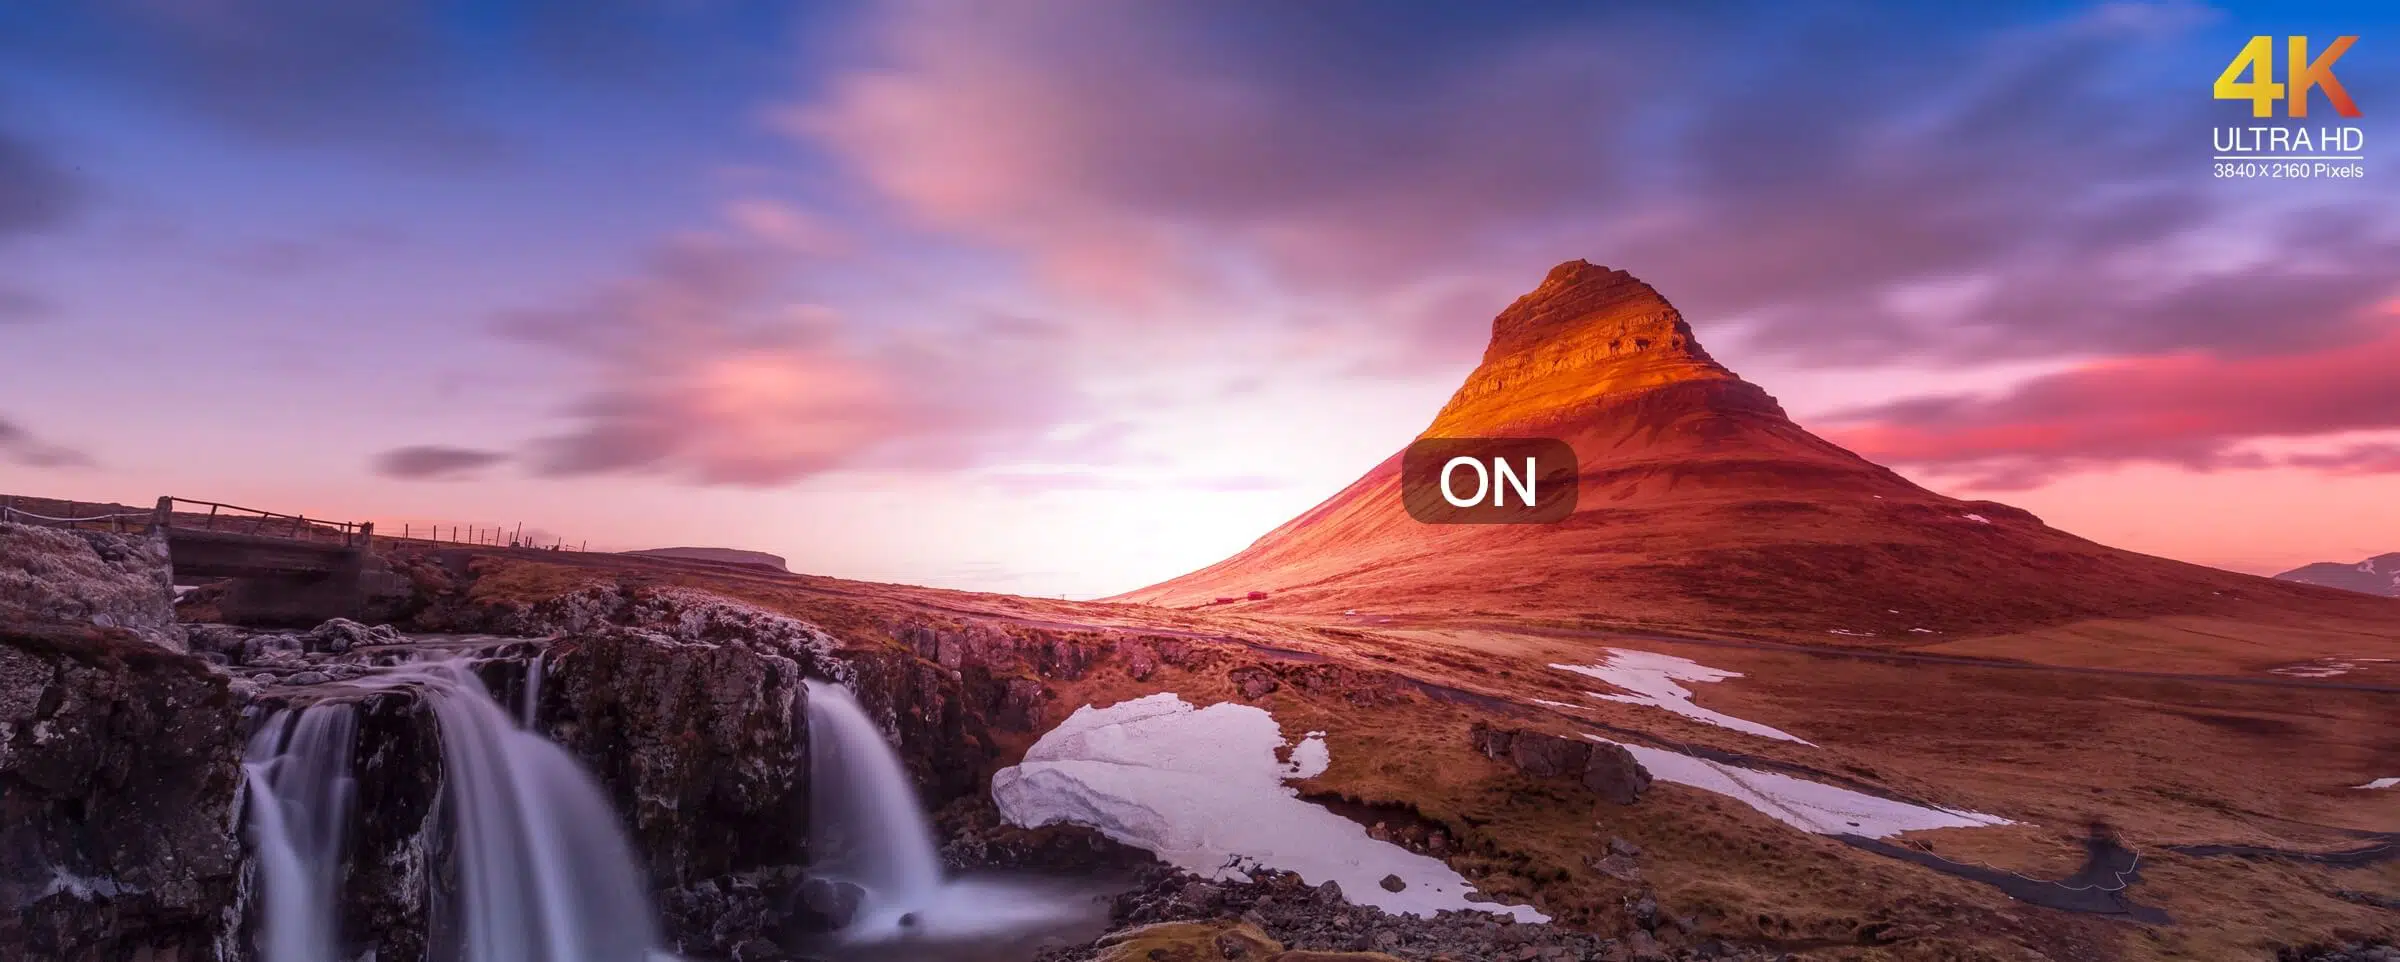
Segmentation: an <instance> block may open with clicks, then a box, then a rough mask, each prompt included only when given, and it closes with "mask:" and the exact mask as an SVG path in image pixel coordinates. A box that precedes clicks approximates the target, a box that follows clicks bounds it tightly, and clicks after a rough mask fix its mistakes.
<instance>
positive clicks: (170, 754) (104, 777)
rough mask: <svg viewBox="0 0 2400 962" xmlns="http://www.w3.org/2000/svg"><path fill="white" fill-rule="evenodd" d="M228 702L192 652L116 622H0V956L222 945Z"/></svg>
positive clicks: (232, 865) (234, 854)
mask: <svg viewBox="0 0 2400 962" xmlns="http://www.w3.org/2000/svg"><path fill="white" fill-rule="evenodd" d="M238 711H239V700H238V699H237V698H236V697H235V696H234V694H233V693H232V692H231V691H230V689H229V687H228V685H227V684H226V679H225V678H224V677H223V676H221V675H219V674H216V673H214V672H212V671H210V670H209V668H208V666H207V665H206V664H204V663H203V662H201V661H200V660H199V659H196V658H191V657H188V656H185V655H181V654H178V653H175V652H170V651H165V650H162V649H160V648H159V647H158V646H156V645H155V644H152V643H151V642H149V641H146V640H143V639H141V638H137V637H135V636H133V635H132V634H131V633H129V632H126V631H124V630H122V629H97V628H91V627H88V626H57V625H47V626H43V625H33V626H28V625H24V624H22V623H17V624H13V625H9V626H5V627H0V958H11V959H48V960H58V962H118V960H123V959H134V958H155V959H189V960H200V959H207V958H212V957H220V956H219V955H218V953H219V952H220V951H221V950H229V949H230V947H231V946H232V945H233V944H234V942H235V937H234V933H235V927H236V922H237V919H238V915H237V906H238V901H237V898H238V895H239V890H240V875H241V873H240V867H241V849H240V845H239V843H238V841H237V839H236V837H235V836H234V834H233V831H232V818H231V816H232V812H233V807H234V804H235V800H236V798H237V797H238V792H239V790H240V787H241V784H242V776H241V742H240V739H239V738H238V736H237V721H238V714H237V713H238Z"/></svg>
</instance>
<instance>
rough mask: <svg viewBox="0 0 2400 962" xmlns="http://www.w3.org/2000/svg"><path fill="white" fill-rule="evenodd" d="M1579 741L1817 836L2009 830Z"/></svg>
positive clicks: (1696, 761)
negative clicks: (1621, 752) (1627, 754)
mask: <svg viewBox="0 0 2400 962" xmlns="http://www.w3.org/2000/svg"><path fill="white" fill-rule="evenodd" d="M1583 737H1585V738H1589V739H1591V740H1593V741H1596V742H1608V743H1609V744H1614V745H1623V747H1624V748H1625V750H1626V751H1629V752H1632V753H1633V757H1634V759H1635V760H1637V761H1639V762H1641V763H1642V767H1643V768H1645V769H1648V770H1649V772H1650V776H1651V777H1652V778H1656V779H1658V780H1660V781H1668V782H1674V783H1675V784H1678V785H1689V786H1691V787H1693V788H1697V789H1700V790H1701V791H1705V792H1714V793H1716V794H1719V795H1723V796H1726V797H1727V798H1731V799H1734V800H1735V801H1738V802H1741V803H1742V804H1744V805H1748V806H1750V807H1751V808H1755V809H1757V810H1759V811H1760V812H1763V813H1765V814H1766V815H1767V816H1768V817H1770V818H1773V819H1775V820H1776V821H1778V822H1782V823H1784V824H1786V825H1789V826H1792V827H1793V828H1797V829H1799V830H1801V831H1803V832H1811V833H1814V834H1817V835H1859V836H1864V837H1866V838H1889V837H1891V836H1893V835H1898V834H1900V833H1902V832H1918V831H1924V830H1926V829H1934V828H1982V827H1986V826H1992V825H2007V824H2010V822H2009V820H2008V819H2005V818H2001V817H2000V816H1997V815H1985V814H1983V813H1981V812H1956V811H1951V810H1949V809H1946V808H1930V807H1927V806H1923V805H1912V804H1909V803H1907V802H1901V801H1894V800H1892V799H1888V798H1877V797H1876V796H1873V795H1868V794H1866V793H1864V792H1854V791H1851V790H1849V789H1847V788H1839V787H1836V786H1832V785H1827V784H1824V783H1822V782H1812V781H1809V780H1807V779H1804V778H1794V777H1792V776H1790V775H1785V774H1782V773H1779V772H1762V771H1759V770H1757V769H1751V768H1743V767H1741V766H1738V765H1727V764H1725V763H1723V762H1716V761H1710V760H1709V759H1705V758H1695V757H1693V756H1690V755H1685V754H1682V753H1680V752H1671V751H1667V750H1665V749H1662V748H1650V747H1647V746H1643V745H1626V744H1625V743H1623V742H1609V740H1608V739H1605V738H1602V737H1600V736H1598V735H1585V736H1583Z"/></svg>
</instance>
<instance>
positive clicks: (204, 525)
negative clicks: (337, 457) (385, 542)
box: [151, 495, 375, 548]
mask: <svg viewBox="0 0 2400 962" xmlns="http://www.w3.org/2000/svg"><path fill="white" fill-rule="evenodd" d="M178 505H190V506H191V507H192V510H190V511H178V510H176V507H177V506H178ZM200 508H207V509H208V510H207V511H206V512H202V511H200V510H199V509H200ZM194 522H197V523H194ZM151 523H152V524H155V525H157V526H158V527H160V528H199V529H201V530H203V531H226V532H229V533H233V534H248V535H258V536H261V537H268V538H285V539H289V540H293V541H321V542H332V541H339V542H341V544H342V547H345V548H354V547H363V546H365V545H366V544H367V543H368V542H369V541H370V540H372V539H373V538H374V537H375V522H372V521H330V520H327V519H324V518H313V519H312V518H309V517H307V516H305V515H297V514H282V513H279V512H274V511H265V510H261V509H258V508H245V507H242V506H240V505H235V504H224V503H221V502H217V501H198V500H194V499H191V498H178V497H174V496H172V495H168V496H164V497H161V498H159V499H158V507H157V508H156V509H153V510H152V512H151ZM220 523H221V525H222V526H220Z"/></svg>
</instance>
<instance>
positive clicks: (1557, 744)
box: [1467, 722, 1650, 805]
mask: <svg viewBox="0 0 2400 962" xmlns="http://www.w3.org/2000/svg"><path fill="white" fill-rule="evenodd" d="M1467 739H1468V742H1469V743H1470V744H1472V745H1474V746H1475V750H1476V751H1478V752H1481V753H1482V754H1483V755H1484V757H1486V758H1490V759H1492V760H1494V761H1500V762H1506V763H1508V764H1509V765H1511V766H1513V767H1515V768H1516V769H1517V770H1518V771H1522V772H1524V773H1525V774H1528V775H1533V776H1537V777H1542V778H1556V777H1560V776H1571V777H1573V778H1575V779H1576V780H1577V781H1580V782H1582V783H1583V787H1585V788H1588V789H1590V790H1591V791H1592V793H1593V794H1596V795H1599V796H1600V797H1601V798H1605V799H1607V800H1609V801H1611V802H1615V803H1616V804H1619V805H1631V804H1633V803H1634V802H1636V801H1639V800H1640V799H1641V795H1642V792H1643V791H1645V790H1647V789H1648V788H1649V787H1650V772H1649V771H1648V770H1646V769H1644V768H1642V763H1641V762H1640V761H1639V760H1637V759H1635V758H1634V757H1633V753H1632V752H1629V751H1626V750H1625V746H1622V745H1616V744H1611V743H1608V742H1594V741H1591V740H1588V739H1582V738H1567V737H1563V736H1559V735H1552V734H1550V733H1548V732H1540V731H1533V730H1529V729H1501V728H1493V727H1491V726H1489V725H1486V724H1484V723H1482V722H1477V723H1475V725H1474V727H1473V728H1470V729H1469V730H1468V732H1467Z"/></svg>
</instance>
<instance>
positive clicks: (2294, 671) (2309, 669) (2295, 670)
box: [2268, 658, 2375, 678]
mask: <svg viewBox="0 0 2400 962" xmlns="http://www.w3.org/2000/svg"><path fill="white" fill-rule="evenodd" d="M2359 660H2360V661H2374V660H2375V659H2372V658H2362V659H2359ZM2357 670H2358V664H2357V662H2353V661H2350V660H2348V659H2343V658H2319V659H2317V660H2315V661H2307V662H2301V663H2300V664H2296V665H2285V666H2283V667H2281V668H2270V669H2268V673H2270V674H2276V675H2283V676H2285V677H2287V678H2334V677H2338V676H2341V675H2347V674H2349V673H2351V672H2353V671H2357Z"/></svg>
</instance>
